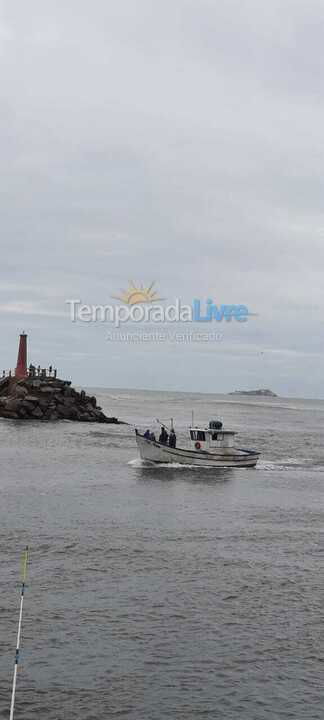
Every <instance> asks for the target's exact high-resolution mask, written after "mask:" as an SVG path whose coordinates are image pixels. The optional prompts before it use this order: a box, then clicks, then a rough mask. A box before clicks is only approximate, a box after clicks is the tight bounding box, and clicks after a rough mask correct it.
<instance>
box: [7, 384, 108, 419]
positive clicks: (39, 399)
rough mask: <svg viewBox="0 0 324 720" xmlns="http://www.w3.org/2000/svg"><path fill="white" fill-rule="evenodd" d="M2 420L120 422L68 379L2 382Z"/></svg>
mask: <svg viewBox="0 0 324 720" xmlns="http://www.w3.org/2000/svg"><path fill="white" fill-rule="evenodd" d="M0 417H3V418H10V419H13V420H41V421H53V420H76V421H79V422H100V423H118V422H119V421H118V420H117V418H115V417H107V416H106V415H105V414H104V413H103V412H102V410H101V408H100V407H98V405H97V401H96V398H95V397H94V396H89V395H87V394H86V393H85V392H84V390H81V391H80V392H78V391H77V390H75V389H74V388H73V387H71V383H70V382H69V381H68V380H60V379H59V378H54V377H47V378H40V377H27V378H24V379H22V380H17V379H16V378H10V377H7V378H4V379H3V380H2V381H0Z"/></svg>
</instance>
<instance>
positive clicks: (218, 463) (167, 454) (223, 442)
mask: <svg viewBox="0 0 324 720" xmlns="http://www.w3.org/2000/svg"><path fill="white" fill-rule="evenodd" d="M172 429H173V426H172V424H171V431H172ZM135 433H136V443H137V447H138V449H139V454H140V457H141V459H142V460H146V461H149V462H153V463H181V464H185V465H201V466H202V467H222V468H223V467H230V468H233V467H254V466H255V465H256V464H257V461H258V459H259V455H260V453H258V452H257V451H256V450H247V449H243V448H237V447H235V446H234V436H235V435H236V434H237V433H236V432H235V431H234V430H224V428H223V423H222V422H220V421H219V420H211V421H210V423H209V426H208V427H196V426H193V425H192V426H190V427H189V442H188V447H187V448H185V447H183V448H181V447H172V446H171V447H170V445H169V444H168V443H166V442H160V440H159V441H157V440H156V439H155V437H154V436H153V437H152V434H151V433H149V432H148V431H146V433H144V434H141V433H140V432H139V431H138V430H137V429H135Z"/></svg>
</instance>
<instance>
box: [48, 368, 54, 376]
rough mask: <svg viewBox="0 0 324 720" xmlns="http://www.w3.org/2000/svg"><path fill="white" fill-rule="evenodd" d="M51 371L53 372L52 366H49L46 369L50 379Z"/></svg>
mask: <svg viewBox="0 0 324 720" xmlns="http://www.w3.org/2000/svg"><path fill="white" fill-rule="evenodd" d="M52 370H53V368H52V365H50V366H49V368H48V372H49V376H50V377H51V375H52Z"/></svg>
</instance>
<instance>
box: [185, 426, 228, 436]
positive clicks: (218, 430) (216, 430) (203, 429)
mask: <svg viewBox="0 0 324 720" xmlns="http://www.w3.org/2000/svg"><path fill="white" fill-rule="evenodd" d="M189 430H196V431H197V430H199V432H207V433H224V435H237V432H236V430H224V428H222V427H221V428H210V427H201V426H197V425H190V427H189Z"/></svg>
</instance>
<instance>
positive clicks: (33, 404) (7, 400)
mask: <svg viewBox="0 0 324 720" xmlns="http://www.w3.org/2000/svg"><path fill="white" fill-rule="evenodd" d="M0 417H2V418H8V419H12V420H40V421H54V420H75V421H78V422H99V423H115V424H118V423H119V420H118V419H117V418H116V417H107V416H106V415H105V413H104V412H103V411H102V409H101V407H99V406H98V405H97V400H96V397H95V396H94V395H88V394H87V393H86V392H85V391H84V390H80V391H78V390H75V388H73V387H72V384H71V381H70V380H62V379H60V378H59V377H58V376H57V370H56V368H53V366H51V365H50V366H49V367H48V368H41V367H40V365H38V366H37V367H36V366H35V365H33V364H32V363H31V364H30V365H29V366H28V367H27V335H26V333H25V332H23V333H22V334H21V335H20V338H19V348H18V358H17V366H16V369H15V371H14V373H13V372H12V371H11V370H9V371H5V370H3V372H2V378H1V379H0Z"/></svg>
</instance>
